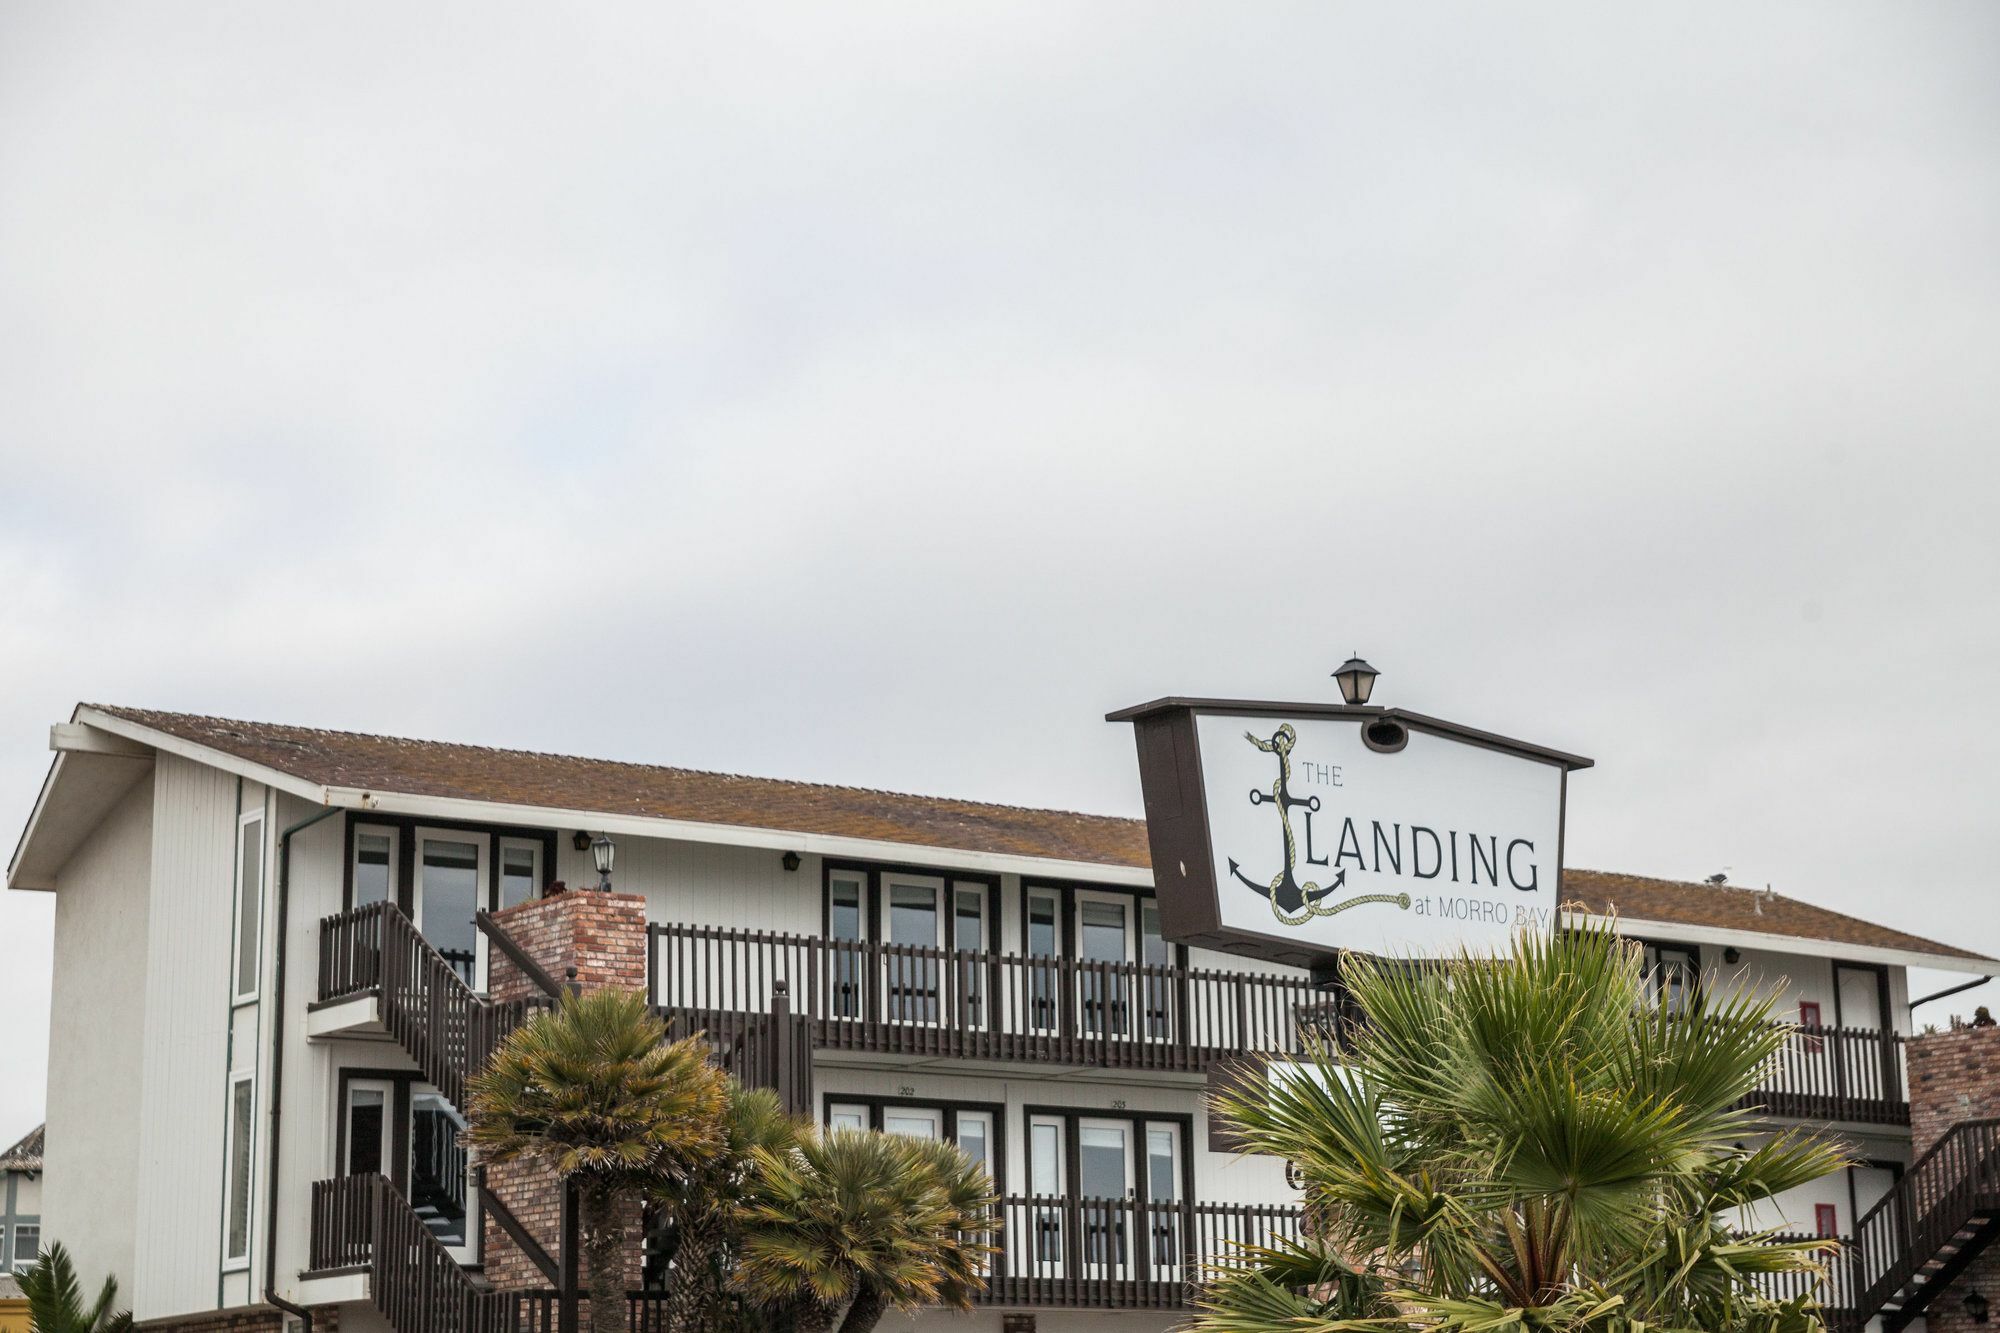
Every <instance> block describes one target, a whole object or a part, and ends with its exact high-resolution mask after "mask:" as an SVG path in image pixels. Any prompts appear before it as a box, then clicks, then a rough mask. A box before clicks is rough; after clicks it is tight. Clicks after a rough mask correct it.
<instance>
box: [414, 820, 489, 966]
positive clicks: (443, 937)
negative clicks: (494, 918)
mask: <svg viewBox="0 0 2000 1333" xmlns="http://www.w3.org/2000/svg"><path fill="white" fill-rule="evenodd" d="M416 836H417V848H416V863H417V882H416V885H415V894H414V896H413V898H412V902H411V905H412V906H413V907H414V908H415V909H416V922H417V929H418V930H419V931H421V932H422V933H423V937H424V938H425V939H426V940H428V941H430V945H431V947H432V948H433V949H436V950H437V951H438V953H439V954H441V955H443V957H444V960H445V961H446V962H447V963H450V964H451V967H452V970H453V971H454V972H456V973H458V977H459V980H461V981H463V982H464V983H465V984H466V985H468V986H470V987H472V988H473V989H474V990H484V989H485V987H486V939H485V937H484V936H483V935H481V934H480V933H479V927H478V926H477V925H475V924H474V923H473V917H474V915H475V914H477V913H478V911H479V909H480V908H481V907H483V906H485V905H486V839H485V838H484V837H482V836H480V835H479V834H475V833H460V832H457V831H454V830H448V829H418V830H417V835H416Z"/></svg>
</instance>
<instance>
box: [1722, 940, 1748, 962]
mask: <svg viewBox="0 0 2000 1333" xmlns="http://www.w3.org/2000/svg"><path fill="white" fill-rule="evenodd" d="M1722 961H1723V962H1725V963H1727V964H1729V965H1730V966H1731V967H1735V966H1736V965H1737V964H1738V963H1740V962H1742V961H1743V951H1742V950H1741V949H1739V948H1737V947H1736V946H1735V945H1733V944H1732V945H1730V946H1729V947H1728V948H1727V949H1724V950H1723V951H1722Z"/></svg>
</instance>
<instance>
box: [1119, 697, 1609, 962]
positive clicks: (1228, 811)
mask: <svg viewBox="0 0 2000 1333" xmlns="http://www.w3.org/2000/svg"><path fill="white" fill-rule="evenodd" d="M1112 717H1113V719H1114V720H1120V721H1123V720H1130V721H1132V722H1133V723H1134V725H1135V727H1136V729H1137V732H1138V739H1139V760H1140V779H1141V783H1142V785H1143V787H1144V790H1145V796H1146V822H1147V839H1148V842H1149V843H1150V845H1151V850H1152V863H1153V882H1154V885H1155V887H1156V889H1157V891H1158V893H1159V902H1160V917H1161V923H1162V925H1163V927H1164V930H1165V933H1166V934H1167V936H1168V937H1169V938H1172V939H1175V940H1178V941H1180V942H1183V943H1187V944H1194V945H1202V946H1206V947H1211V948H1222V949H1227V950H1230V951H1232V952H1236V953H1245V954H1253V955H1256V956H1259V957H1264V958H1268V959H1271V960H1273V961H1277V962H1289V963H1294V964H1301V965H1310V964H1314V963H1317V962H1320V961H1322V960H1324V959H1326V958H1328V957H1329V956H1331V955H1333V954H1335V953H1338V952H1339V951H1341V950H1347V949H1352V950H1359V951H1361V952H1365V953H1380V954H1389V955H1396V956H1419V957H1421V956H1437V955H1440V954H1445V953H1449V952H1451V951H1453V950H1455V949H1457V948H1458V947H1460V946H1462V945H1473V946H1476V947H1480V948H1489V949H1490V948H1494V947H1504V946H1505V943H1506V941H1508V940H1509V939H1511V938H1512V937H1513V934H1514V932H1515V931H1517V930H1519V929H1522V928H1529V929H1545V928H1548V927H1551V926H1553V925H1554V923H1555V916H1556V905H1557V904H1558V903H1559V902H1560V901H1561V898H1560V894H1561V887H1560V883H1559V879H1560V874H1561V865H1562V822H1563V800H1564V796H1565V793H1566V791H1567V783H1568V775H1569V773H1570V771H1571V770H1573V769H1578V768H1584V767H1588V766H1589V764H1590V761H1589V760H1588V759H1584V758H1581V757H1579V756H1576V755H1570V754H1565V753H1562V752H1561V751H1555V750H1548V749H1545V748H1543V747H1539V746H1534V745H1529V744H1526V743H1525V742H1519V741H1511V740H1507V739H1505V738H1503V737H1498V736H1493V735H1491V734H1490V733H1486V732H1482V731H1476V730H1473V729H1471V728H1468V727H1462V726H1458V725H1456V724H1453V723H1448V722H1443V721H1441V720H1439V719H1435V718H1428V717H1422V716H1419V715H1415V714H1408V713H1402V712H1400V711H1395V710H1387V709H1382V708H1370V707H1365V706H1364V707H1349V706H1345V705H1338V704H1334V705H1324V704H1322V705H1297V704H1293V705H1272V704H1238V703H1233V702H1230V701H1226V700H1178V699H1167V700H1161V701H1159V702H1157V703H1155V704H1148V705H1142V706H1141V707H1140V708H1137V709H1129V710H1126V711H1125V712H1123V713H1115V714H1113V715H1112Z"/></svg>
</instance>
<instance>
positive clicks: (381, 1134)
mask: <svg viewBox="0 0 2000 1333" xmlns="http://www.w3.org/2000/svg"><path fill="white" fill-rule="evenodd" d="M395 1104H396V1094H395V1088H394V1087H393V1086H392V1085H391V1084H389V1083H387V1082H385V1081H383V1080H380V1079H359V1078H357V1079H353V1080H351V1081H349V1083H348V1085H347V1106H346V1108H345V1112H344V1113H345V1115H346V1123H345V1124H343V1125H342V1126H341V1136H342V1138H343V1139H344V1140H345V1157H346V1160H345V1161H343V1162H342V1163H341V1164H340V1165H341V1174H342V1175H348V1176H364V1175H380V1176H388V1175H393V1174H394V1173H393V1172H391V1171H390V1169H389V1154H390V1152H391V1151H393V1140H392V1139H391V1138H390V1133H389V1126H390V1121H391V1116H392V1114H393V1108H394V1107H395Z"/></svg>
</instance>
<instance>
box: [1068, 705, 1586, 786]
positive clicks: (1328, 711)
mask: <svg viewBox="0 0 2000 1333" xmlns="http://www.w3.org/2000/svg"><path fill="white" fill-rule="evenodd" d="M1180 709H1188V710H1190V711H1193V712H1196V713H1227V714H1238V715H1244V716H1256V717H1265V716H1271V715H1278V716H1291V717H1336V718H1337V717H1352V718H1388V719H1392V720H1394V721H1398V722H1401V723H1403V724H1404V725H1406V726H1408V727H1411V728H1413V729H1415V730H1417V731H1427V732H1430V733H1432V734H1433V735H1438V736H1446V737H1449V738H1451V739H1453V740H1459V741H1467V742H1470V743H1471V744H1473V745H1481V746H1485V747H1487V748H1488V749H1494V750H1503V751H1505V752H1506V753H1508V754H1512V755H1517V756H1519V757H1520V758H1523V759H1535V760H1539V761H1541V762H1542V763H1545V764H1555V765H1557V766H1559V767H1561V768H1565V769H1579V768H1591V767H1594V766H1595V765H1596V762H1597V761H1596V760H1594V759H1587V758H1585V757H1584V756H1583V755H1580V754H1571V753H1569V751H1567V750H1557V749H1552V748H1550V747H1549V746H1546V745H1535V744H1533V743H1531V742H1529V741H1523V740H1516V739H1515V738H1514V737H1512V736H1502V735H1501V734H1499V733H1498V732H1494V731H1482V730H1480V729H1479V728H1478V727H1468V726H1466V725H1465V724H1464V723H1462V722H1451V721H1447V720H1446V719H1444V718H1441V717H1432V716H1430V715H1429V714H1427V713H1412V712H1411V711H1409V710H1408V709H1407V708H1385V707H1383V706H1382V705H1380V704H1344V703H1343V704H1328V703H1277V702H1273V701H1266V700H1261V699H1201V698H1190V697H1188V696H1186V695H1179V694H1174V695H1168V696H1166V697H1165V698H1162V699H1154V700H1152V701H1151V702H1149V703H1143V704H1134V705H1132V706H1131V707H1130V708H1120V709H1118V710H1117V711H1116V712H1111V713H1106V714H1105V715H1104V720H1105V721H1106V722H1135V721H1137V720H1138V719H1140V718H1142V717H1150V716H1152V715H1153V714H1155V713H1169V712H1174V711H1177V710H1180Z"/></svg>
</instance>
